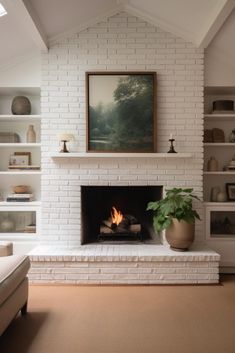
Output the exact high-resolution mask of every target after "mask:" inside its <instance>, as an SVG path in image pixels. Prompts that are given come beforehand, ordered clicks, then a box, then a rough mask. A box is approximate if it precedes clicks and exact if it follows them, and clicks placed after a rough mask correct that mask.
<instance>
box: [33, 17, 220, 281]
mask: <svg viewBox="0 0 235 353" xmlns="http://www.w3.org/2000/svg"><path fill="white" fill-rule="evenodd" d="M203 59H204V53H203V50H202V49H197V48H195V47H194V46H193V45H192V44H191V43H189V42H185V41H184V40H182V39H180V38H176V37H175V36H174V35H172V34H170V33H167V32H165V31H163V30H161V29H160V28H156V27H154V26H152V25H151V24H149V23H146V22H144V21H142V20H140V19H138V18H136V17H133V16H130V15H128V14H127V13H120V14H117V15H115V16H113V17H110V18H108V19H105V20H104V21H103V22H100V23H98V24H97V25H94V26H91V27H90V28H88V29H86V30H83V31H81V32H79V33H74V34H71V35H68V36H64V37H61V38H58V39H56V40H54V41H53V42H52V43H51V45H50V50H49V53H48V54H43V57H42V91H41V95H42V97H41V102H42V234H41V245H42V246H41V250H37V251H35V252H34V255H32V260H33V262H32V263H33V268H32V271H31V279H32V280H35V281H47V280H53V281H56V280H58V281H66V282H70V281H72V282H73V283H81V282H86V283H87V282H89V283H107V282H109V283H113V282H122V283H161V282H162V283H175V282H177V281H178V282H180V283H185V282H187V283H195V282H197V283H198V282H201V283H202V282H209V283H213V282H216V281H217V280H218V260H219V257H218V256H217V255H215V253H213V252H210V251H209V252H207V251H203V250H202V248H201V247H200V246H199V247H196V248H195V249H196V250H195V252H194V253H188V254H186V255H179V254H178V255H177V254H176V253H174V254H172V252H171V251H170V250H168V249H165V251H166V253H164V251H163V250H161V251H163V252H162V253H161V254H160V255H159V256H160V257H159V258H158V259H157V258H156V249H155V248H154V249H153V248H151V247H152V246H150V247H149V248H145V247H146V246H147V245H145V246H143V245H142V247H143V248H142V251H143V254H142V255H143V256H142V255H141V248H140V247H138V246H136V248H133V247H134V245H133V246H132V249H131V250H130V248H129V247H127V249H126V250H125V249H124V248H120V247H118V246H117V248H116V249H114V250H113V246H112V247H111V248H110V249H107V248H106V249H104V246H100V248H99V249H98V250H97V248H96V249H95V250H94V248H93V250H92V248H91V245H89V246H87V245H85V246H80V245H81V186H82V185H107V186H108V185H116V186H119V185H120V186H121V185H125V186H128V185H129V186H131V185H153V186H154V185H162V186H163V187H173V186H183V187H184V186H185V187H193V188H194V191H195V192H196V193H197V195H198V196H199V197H200V198H202V187H203V185H202V170H203V142H202V135H203ZM86 71H155V72H156V73H157V152H167V150H168V148H169V143H168V139H169V136H170V133H172V134H173V135H174V137H175V139H176V146H175V148H176V150H177V151H178V152H189V153H191V154H192V158H190V159H186V158H178V159H176V158H174V159H173V158H169V159H168V158H156V159H154V158H148V156H146V158H138V157H136V158H134V157H131V158H118V157H114V158H105V159H102V158H87V159H86V158H81V159H75V158H73V159H58V160H55V159H52V158H51V153H53V152H57V151H58V149H59V146H58V141H57V135H58V133H60V132H65V131H66V132H70V133H72V134H74V135H75V136H76V137H77V140H78V151H79V152H85V146H86V118H85V72H86ZM197 208H198V212H199V214H200V216H201V219H202V221H201V222H198V223H197V225H196V242H197V243H198V242H203V241H204V229H203V207H202V205H200V204H199V205H197ZM53 246H54V248H53ZM55 246H56V247H57V248H56V249H57V250H56V251H57V252H56V253H54V254H53V251H55ZM62 247H67V249H68V247H69V248H70V251H68V250H67V253H66V251H65V252H64V253H63V251H62V250H61V249H62ZM102 247H103V248H102ZM160 247H163V246H160ZM71 248H73V250H71ZM76 248H77V249H79V250H74V249H76ZM42 249H44V250H42ZM45 249H47V250H45ZM48 249H49V250H48ZM52 249H54V250H52ZM128 249H129V250H128ZM135 249H136V250H135ZM43 251H44V253H43ZM61 251H62V253H61ZM76 251H77V252H76ZM94 251H95V252H94ZM97 251H100V256H101V255H102V253H103V254H104V253H105V256H106V257H105V258H100V257H99V259H98V260H97V261H98V262H97V263H94V259H95V258H96V259H97V256H98V255H99V254H98V253H97ZM128 251H129V252H128ZM135 251H136V253H135ZM112 253H113V256H114V257H113V258H112V257H110V256H111V254H112ZM125 254H126V255H125ZM148 254H149V255H148ZM115 255H116V256H117V257H116V258H115ZM66 256H67V257H66ZM125 256H127V257H126V258H125ZM128 256H129V257H128ZM154 256H155V257H154ZM177 256H178V257H177ZM177 258H178V260H177ZM125 259H126V260H125ZM164 259H165V261H166V266H165V271H162V272H161V268H164ZM57 260H58V261H57ZM151 261H152V264H151ZM177 261H179V263H180V266H177V264H178V265H179V263H178V262H177ZM188 261H189V264H188V265H187V262H188ZM61 268H62V269H63V270H62V271H60V270H59V269H61ZM108 268H111V269H109V270H107V269H108ZM112 268H114V269H116V270H113V271H114V272H112ZM177 268H178V270H177ZM179 268H180V270H179ZM107 271H108V272H107ZM109 271H111V275H110V274H109ZM115 271H116V272H115ZM48 273H49V274H48ZM72 273H73V275H72ZM164 273H165V274H166V273H168V274H169V273H171V274H172V273H173V274H174V275H173V276H172V275H171V276H168V277H169V281H167V279H166V277H164ZM195 273H196V274H197V275H195ZM116 274H119V276H116V277H115V275H116ZM153 274H155V277H154V276H152V275H153ZM156 274H157V275H156ZM103 275H106V277H105V276H103ZM190 275H191V277H190ZM115 278H116V280H115Z"/></svg>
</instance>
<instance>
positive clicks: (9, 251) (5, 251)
mask: <svg viewBox="0 0 235 353" xmlns="http://www.w3.org/2000/svg"><path fill="white" fill-rule="evenodd" d="M10 255H13V243H10V242H7V241H0V257H2V256H10Z"/></svg>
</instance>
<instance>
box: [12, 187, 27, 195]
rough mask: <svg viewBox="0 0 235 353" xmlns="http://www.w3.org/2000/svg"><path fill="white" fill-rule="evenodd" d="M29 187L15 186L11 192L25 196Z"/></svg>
mask: <svg viewBox="0 0 235 353" xmlns="http://www.w3.org/2000/svg"><path fill="white" fill-rule="evenodd" d="M28 190H29V187H28V186H27V185H16V186H13V192H14V193H15V194H27V193H28Z"/></svg>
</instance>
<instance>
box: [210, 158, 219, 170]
mask: <svg viewBox="0 0 235 353" xmlns="http://www.w3.org/2000/svg"><path fill="white" fill-rule="evenodd" d="M207 170H208V172H217V171H218V170H219V162H218V161H217V159H216V158H215V157H213V156H212V157H210V159H209V161H208V162H207Z"/></svg>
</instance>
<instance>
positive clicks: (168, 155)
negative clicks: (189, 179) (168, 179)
mask: <svg viewBox="0 0 235 353" xmlns="http://www.w3.org/2000/svg"><path fill="white" fill-rule="evenodd" d="M191 157H192V154H191V153H100V152H97V153H92V152H91V153H90V152H78V153H77V152H71V153H59V152H58V153H52V154H51V158H191Z"/></svg>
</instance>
